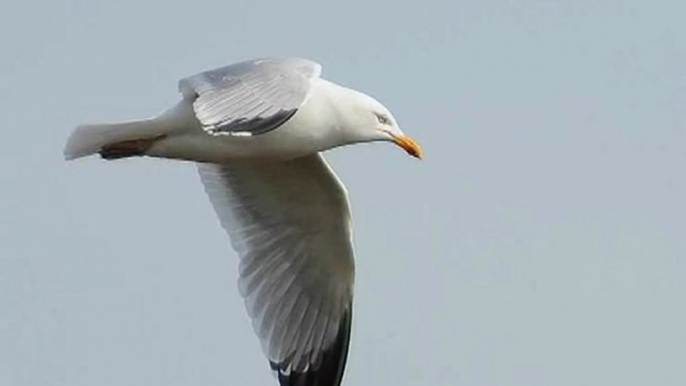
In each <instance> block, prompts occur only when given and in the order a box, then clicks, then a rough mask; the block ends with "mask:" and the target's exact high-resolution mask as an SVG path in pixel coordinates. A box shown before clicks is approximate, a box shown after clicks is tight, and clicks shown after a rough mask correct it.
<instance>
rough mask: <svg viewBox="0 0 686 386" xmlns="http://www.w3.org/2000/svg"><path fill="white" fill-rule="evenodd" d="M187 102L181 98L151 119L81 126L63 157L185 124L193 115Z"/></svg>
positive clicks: (76, 156)
mask: <svg viewBox="0 0 686 386" xmlns="http://www.w3.org/2000/svg"><path fill="white" fill-rule="evenodd" d="M192 111H193V110H192V107H191V105H190V104H189V103H188V102H186V101H181V102H179V104H177V105H176V106H174V107H173V108H171V109H169V110H167V111H165V112H164V113H162V114H161V115H159V116H157V117H155V118H149V119H142V120H137V121H130V122H122V123H111V124H97V125H82V126H79V127H77V128H76V130H74V132H72V133H71V135H70V136H69V139H68V140H67V145H66V146H65V147H64V158H65V159H67V160H72V159H75V158H81V157H86V156H89V155H93V154H96V153H98V152H99V151H100V150H102V149H103V147H105V146H107V145H112V144H115V143H118V142H124V141H133V140H139V139H148V138H155V137H158V136H161V135H165V134H168V133H170V132H171V131H173V130H175V129H177V128H179V127H183V126H184V125H187V124H188V123H187V121H188V118H187V117H194V115H193V113H192Z"/></svg>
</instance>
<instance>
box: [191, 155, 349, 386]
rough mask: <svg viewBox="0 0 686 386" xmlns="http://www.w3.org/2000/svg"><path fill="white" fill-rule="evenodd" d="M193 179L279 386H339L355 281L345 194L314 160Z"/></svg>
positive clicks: (230, 168) (206, 170) (212, 170)
mask: <svg viewBox="0 0 686 386" xmlns="http://www.w3.org/2000/svg"><path fill="white" fill-rule="evenodd" d="M199 170H200V176H201V179H202V181H203V183H204V185H205V190H206V191H207V193H208V194H209V196H210V199H211V201H212V204H213V206H214V208H215V210H216V212H217V214H218V215H219V218H220V220H221V223H222V225H223V227H224V228H225V229H226V231H227V232H228V234H229V236H230V238H231V242H232V244H233V247H234V249H235V250H236V251H237V252H238V255H239V256H240V259H241V261H240V281H239V288H240V291H241V294H242V296H243V297H244V298H245V304H246V307H247V309H248V313H249V314H250V316H251V318H252V320H253V326H254V329H255V332H256V333H257V335H258V336H259V338H260V341H261V343H262V348H263V351H264V352H265V354H266V355H267V357H268V358H269V362H270V364H271V366H272V369H274V370H275V371H277V372H278V378H279V382H280V383H281V385H282V386H337V385H339V384H340V382H341V379H342V376H343V369H344V367H345V362H346V357H347V352H348V344H349V339H350V321H351V317H352V314H351V312H352V287H353V276H354V261H353V250H352V242H351V228H350V221H351V220H350V211H349V205H348V199H347V193H346V191H345V188H344V187H343V185H342V184H341V183H340V181H339V180H338V178H337V177H336V176H335V174H334V173H333V172H332V171H331V169H330V168H329V166H328V165H327V164H326V162H325V161H324V159H323V157H322V156H321V155H319V154H317V155H312V156H307V157H303V158H298V159H294V160H291V161H287V162H254V161H249V162H248V161H242V162H240V163H239V162H236V163H231V164H226V165H216V164H200V165H199Z"/></svg>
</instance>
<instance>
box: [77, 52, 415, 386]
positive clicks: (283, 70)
mask: <svg viewBox="0 0 686 386" xmlns="http://www.w3.org/2000/svg"><path fill="white" fill-rule="evenodd" d="M320 71H321V68H320V66H319V65H318V64H316V63H314V62H310V61H307V60H303V59H261V60H255V61H249V62H242V63H238V64H235V65H231V66H227V67H223V68H220V69H216V70H212V71H207V72H203V73H200V74H198V75H195V76H192V77H189V78H185V79H183V80H181V82H180V87H179V88H180V91H181V92H182V94H183V98H182V100H181V101H180V102H179V103H178V104H177V105H176V106H174V107H172V108H171V109H169V110H167V111H166V112H164V113H162V114H160V115H159V116H157V117H154V118H151V119H145V120H140V121H131V122H125V123H119V124H105V125H87V126H80V127H78V128H77V129H76V130H75V132H74V133H73V134H72V135H71V136H70V138H69V140H68V141H67V146H66V147H65V157H66V158H67V159H73V158H79V157H83V156H87V155H91V154H95V153H100V154H101V156H103V158H108V159H116V158H123V157H131V156H151V157H159V158H168V159H178V160H187V161H195V162H198V163H199V164H198V165H199V171H200V176H201V179H202V181H203V183H204V185H205V190H206V191H207V193H208V194H209V196H210V199H211V201H212V204H213V206H214V208H215V210H216V212H217V214H218V216H219V218H220V220H221V223H222V226H223V227H224V228H225V229H226V230H227V232H228V233H229V236H230V239H231V242H232V245H233V247H234V249H235V250H236V252H237V253H238V255H239V257H240V259H241V263H240V282H239V284H240V290H241V295H242V296H244V298H245V301H246V307H247V309H248V312H249V314H250V316H251V318H252V320H253V325H254V328H255V332H256V333H257V335H258V336H259V337H260V341H261V342H262V346H263V350H264V352H265V354H266V355H267V357H268V359H269V362H270V364H271V367H272V369H273V370H275V371H276V372H277V374H278V377H279V382H280V383H281V384H282V386H291V385H292V386H337V385H339V384H340V382H341V379H342V374H343V369H344V366H345V361H346V357H347V349H348V343H349V338H350V320H351V315H352V297H353V291H352V288H353V281H354V258H353V257H354V253H353V248H352V241H351V239H352V228H351V219H350V208H349V204H348V198H347V193H346V191H345V188H344V186H343V185H342V183H341V182H340V181H339V180H338V178H337V177H336V175H335V174H334V173H333V171H332V170H331V168H330V167H329V166H328V165H327V164H326V162H325V161H324V159H323V157H322V156H321V155H320V154H319V153H320V152H321V151H324V150H327V149H331V148H334V147H337V146H342V145H347V144H351V143H356V142H368V141H393V142H395V143H396V144H398V145H400V146H401V147H403V148H404V149H405V150H406V151H408V152H409V153H410V154H413V155H415V156H419V155H420V149H419V147H418V145H417V144H416V143H415V142H414V141H412V140H411V139H409V138H408V137H406V136H404V135H403V134H402V132H401V131H400V129H399V128H398V127H397V125H396V123H395V120H394V119H393V117H392V116H391V114H390V113H389V112H388V111H387V110H386V109H385V108H384V107H383V106H382V105H381V104H380V103H379V102H377V101H376V100H374V99H373V98H371V97H369V96H367V95H365V94H362V93H360V92H358V91H355V90H351V89H348V88H345V87H342V86H339V85H336V84H334V83H332V82H329V81H327V80H324V79H321V78H320V77H319V74H320Z"/></svg>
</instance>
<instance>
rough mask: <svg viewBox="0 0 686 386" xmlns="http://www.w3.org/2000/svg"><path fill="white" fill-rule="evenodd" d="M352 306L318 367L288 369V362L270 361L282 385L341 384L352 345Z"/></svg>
mask: <svg viewBox="0 0 686 386" xmlns="http://www.w3.org/2000/svg"><path fill="white" fill-rule="evenodd" d="M351 321H352V307H349V308H348V310H347V311H346V312H345V314H344V315H343V317H342V318H341V322H340V327H339V329H338V334H337V335H336V339H335V340H334V342H333V344H332V345H331V347H329V348H328V349H326V350H325V351H324V352H323V353H322V356H321V361H320V364H319V366H318V367H317V368H316V369H313V370H308V371H305V372H297V371H287V367H288V365H289V364H288V363H275V362H269V366H270V367H271V368H272V370H274V371H276V373H277V376H278V379H279V384H280V385H281V386H339V385H340V384H341V382H342V381H343V373H344V370H345V364H346V362H347V360H348V349H349V347H350V330H351Z"/></svg>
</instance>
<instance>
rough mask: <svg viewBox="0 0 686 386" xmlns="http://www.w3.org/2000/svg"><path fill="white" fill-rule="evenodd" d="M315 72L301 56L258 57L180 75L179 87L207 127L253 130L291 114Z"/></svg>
mask: <svg viewBox="0 0 686 386" xmlns="http://www.w3.org/2000/svg"><path fill="white" fill-rule="evenodd" d="M320 73H321V66H320V65H319V64H317V63H315V62H312V61H309V60H306V59H297V58H291V59H259V60H254V61H247V62H241V63H237V64H232V65H230V66H226V67H222V68H218V69H215V70H210V71H205V72H202V73H200V74H197V75H194V76H191V77H188V78H184V79H182V80H181V81H180V82H179V90H180V91H181V92H182V93H183V95H184V97H185V98H186V99H189V100H191V101H192V102H193V109H194V111H195V115H196V116H197V118H198V120H199V121H200V123H201V124H202V126H203V128H204V129H205V130H206V131H207V132H209V133H211V134H215V135H257V134H261V133H265V132H268V131H271V130H274V129H275V128H277V127H279V126H281V125H282V124H283V123H284V122H286V121H287V120H288V119H289V118H290V117H292V116H293V114H295V112H296V111H297V110H298V108H299V107H300V106H301V105H302V103H303V102H304V101H305V99H306V98H307V95H308V93H309V90H310V86H311V83H312V80H313V79H315V78H318V77H319V74H320Z"/></svg>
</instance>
